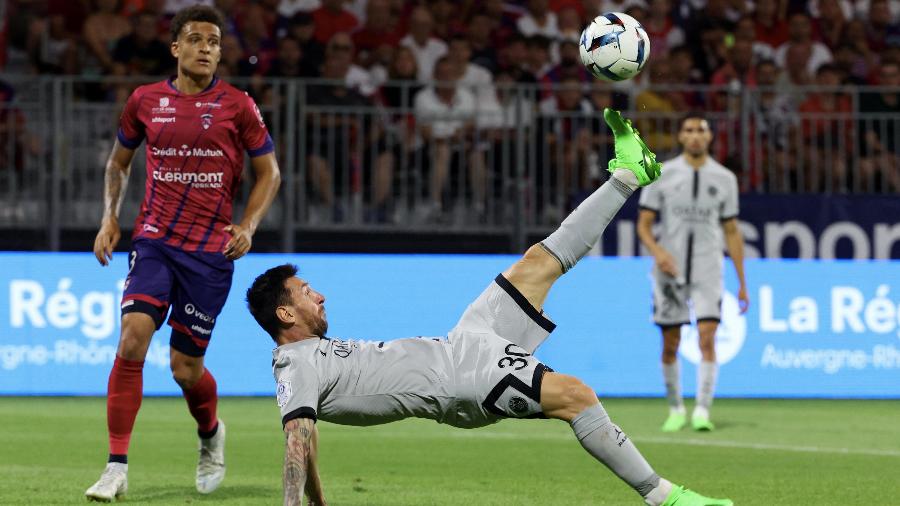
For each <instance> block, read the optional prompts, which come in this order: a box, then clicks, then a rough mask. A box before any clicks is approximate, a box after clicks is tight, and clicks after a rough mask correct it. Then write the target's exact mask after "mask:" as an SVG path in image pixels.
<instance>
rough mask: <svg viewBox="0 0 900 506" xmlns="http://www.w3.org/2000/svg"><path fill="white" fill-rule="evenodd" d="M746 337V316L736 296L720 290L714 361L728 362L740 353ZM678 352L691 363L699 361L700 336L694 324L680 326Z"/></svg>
mask: <svg viewBox="0 0 900 506" xmlns="http://www.w3.org/2000/svg"><path fill="white" fill-rule="evenodd" d="M746 337H747V318H746V317H745V316H744V315H742V314H741V309H740V304H739V303H738V300H737V297H735V296H734V295H732V294H731V292H728V291H724V292H722V321H721V322H720V323H719V328H718V329H717V330H716V362H718V363H719V364H727V363H728V362H730V361H731V360H732V359H733V358H734V357H736V356H737V354H738V353H740V351H741V348H742V347H743V346H744V340H745V339H746ZM678 352H679V353H680V354H681V355H682V356H683V357H684V358H686V359H688V360H689V361H690V362H691V363H693V364H699V363H700V359H701V358H702V357H701V355H700V336H699V334H698V333H697V327H696V326H693V325H684V326H682V327H681V346H679V348H678Z"/></svg>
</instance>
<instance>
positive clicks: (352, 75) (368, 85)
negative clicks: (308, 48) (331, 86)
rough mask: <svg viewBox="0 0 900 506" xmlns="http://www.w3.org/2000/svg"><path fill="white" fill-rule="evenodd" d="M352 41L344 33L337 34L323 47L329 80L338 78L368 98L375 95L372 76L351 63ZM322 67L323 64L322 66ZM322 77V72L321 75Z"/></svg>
mask: <svg viewBox="0 0 900 506" xmlns="http://www.w3.org/2000/svg"><path fill="white" fill-rule="evenodd" d="M353 54H354V47H353V39H351V38H350V35H349V34H347V33H346V32H338V33H336V34H334V35H333V36H332V37H331V40H329V41H328V44H327V45H326V46H325V60H326V62H329V64H330V66H331V67H330V68H331V72H330V78H334V77H339V78H340V79H343V80H344V82H345V83H346V84H347V87H349V88H353V89H355V90H356V91H357V92H359V93H361V94H362V95H364V96H366V97H368V96H371V95H372V94H373V93H375V86H374V83H373V81H372V76H371V75H370V74H369V73H368V72H367V71H366V70H365V69H363V68H362V67H360V66H359V65H356V64H355V63H353ZM323 65H324V64H323ZM322 77H324V72H323V74H322Z"/></svg>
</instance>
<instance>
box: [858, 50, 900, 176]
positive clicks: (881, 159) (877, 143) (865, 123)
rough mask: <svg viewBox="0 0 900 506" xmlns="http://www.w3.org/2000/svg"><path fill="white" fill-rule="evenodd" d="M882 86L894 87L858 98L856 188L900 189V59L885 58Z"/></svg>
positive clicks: (879, 72) (881, 76) (881, 71)
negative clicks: (899, 89)
mask: <svg viewBox="0 0 900 506" xmlns="http://www.w3.org/2000/svg"><path fill="white" fill-rule="evenodd" d="M877 74H878V75H879V77H880V81H879V83H878V84H880V85H881V86H894V87H895V88H894V89H893V90H890V89H888V90H880V91H877V92H869V93H863V94H862V95H861V96H860V100H859V113H860V117H859V123H858V125H859V143H860V148H859V149H860V155H861V157H862V159H861V160H860V164H859V176H858V180H857V181H854V189H856V190H862V191H866V192H871V191H883V192H900V137H898V136H900V121H898V118H900V93H898V92H897V87H900V63H897V62H885V63H883V64H881V65H880V68H879V69H878V73H877Z"/></svg>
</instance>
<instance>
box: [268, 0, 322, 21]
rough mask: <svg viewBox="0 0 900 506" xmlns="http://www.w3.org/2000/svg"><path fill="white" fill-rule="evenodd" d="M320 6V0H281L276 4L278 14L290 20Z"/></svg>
mask: <svg viewBox="0 0 900 506" xmlns="http://www.w3.org/2000/svg"><path fill="white" fill-rule="evenodd" d="M321 6H322V2H321V0H281V1H280V2H279V3H278V14H280V15H281V16H283V17H285V18H288V19H290V18H292V17H293V16H295V15H296V14H297V13H300V12H312V11H314V10H316V9H318V8H319V7H321Z"/></svg>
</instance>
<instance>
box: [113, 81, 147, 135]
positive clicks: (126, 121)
mask: <svg viewBox="0 0 900 506" xmlns="http://www.w3.org/2000/svg"><path fill="white" fill-rule="evenodd" d="M140 105H141V94H139V93H138V90H134V92H132V93H131V96H129V97H128V101H126V102H125V108H124V109H123V110H122V116H121V117H120V118H119V132H118V134H117V137H118V139H119V144H121V145H123V146H125V147H126V148H128V149H136V148H137V147H138V146H140V145H141V142H143V140H144V124H143V123H141V120H140V117H139V115H138V113H139V109H140Z"/></svg>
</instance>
